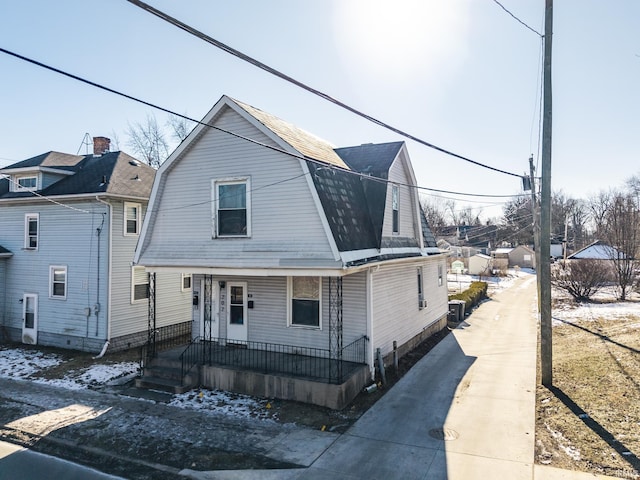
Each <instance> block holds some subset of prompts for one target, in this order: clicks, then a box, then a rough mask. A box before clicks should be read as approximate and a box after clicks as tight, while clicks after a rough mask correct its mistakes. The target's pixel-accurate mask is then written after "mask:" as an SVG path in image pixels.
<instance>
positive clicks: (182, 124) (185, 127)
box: [167, 115, 194, 143]
mask: <svg viewBox="0 0 640 480" xmlns="http://www.w3.org/2000/svg"><path fill="white" fill-rule="evenodd" d="M167 126H168V127H169V128H170V129H171V136H172V137H173V139H174V140H175V141H176V142H178V143H181V142H182V141H183V140H184V139H185V138H187V136H188V135H189V134H190V133H191V130H193V127H194V123H193V122H192V121H190V120H187V119H186V118H184V117H179V116H177V115H169V119H168V120H167Z"/></svg>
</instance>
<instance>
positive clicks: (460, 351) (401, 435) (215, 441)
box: [0, 275, 611, 480]
mask: <svg viewBox="0 0 640 480" xmlns="http://www.w3.org/2000/svg"><path fill="white" fill-rule="evenodd" d="M536 345H537V314H536V301H535V277H534V276H533V275H530V276H525V277H522V278H520V279H519V280H518V281H517V282H516V283H515V284H514V285H513V286H512V287H511V288H509V289H506V290H504V291H502V292H500V293H497V294H496V295H494V296H493V297H492V299H491V300H490V301H487V302H484V303H483V304H482V305H481V306H479V307H478V308H477V309H475V310H474V311H473V313H472V314H471V315H469V316H468V317H467V318H466V320H465V321H463V322H461V323H460V325H459V326H458V327H457V328H456V329H454V330H453V332H452V334H451V335H448V336H446V337H445V338H444V339H443V340H442V341H441V342H440V343H439V344H438V345H437V346H436V347H434V348H433V349H432V350H431V351H430V352H429V353H428V354H427V355H426V356H425V357H424V358H422V359H421V360H420V361H419V362H418V363H417V364H416V365H415V366H414V367H413V368H412V369H411V370H410V371H409V372H408V373H407V374H406V375H405V376H404V377H403V378H402V379H401V380H400V381H399V382H398V383H396V385H394V386H393V387H392V388H391V389H390V390H389V391H388V392H387V393H386V394H385V395H384V396H383V397H382V398H381V399H380V400H379V401H378V402H376V404H375V405H374V406H373V407H371V408H370V409H369V410H368V411H367V412H366V413H365V414H364V415H363V416H362V417H361V418H360V419H359V420H358V421H357V422H356V423H355V424H353V425H352V427H351V428H350V429H349V430H347V432H346V433H344V434H342V435H339V434H337V433H334V432H321V431H316V430H311V429H308V428H305V427H298V426H295V425H290V424H289V425H281V424H277V423H275V422H261V421H251V420H243V419H233V418H222V417H220V418H218V417H216V418H215V419H213V417H212V418H211V419H208V417H205V416H203V414H202V413H201V412H198V411H190V410H182V409H176V408H175V407H171V406H168V405H165V404H163V403H162V402H154V401H141V400H140V399H134V398H128V397H126V396H122V395H116V394H108V393H104V392H94V391H86V390H85V391H70V390H66V389H61V388H57V387H53V386H50V385H42V384H35V383H33V382H24V381H15V380H8V379H0V404H2V405H3V409H2V410H0V413H2V416H3V418H2V419H0V420H2V422H1V423H4V425H5V426H4V427H3V428H5V429H7V427H9V428H13V429H14V430H15V432H17V433H20V432H26V433H28V434H29V435H31V436H32V438H33V439H35V440H34V441H37V439H39V438H43V439H49V442H51V441H54V440H55V443H56V445H58V446H62V447H63V448H74V449H83V448H84V449H85V450H87V451H88V452H89V453H92V452H93V453H96V452H97V453H100V452H102V453H101V455H102V456H105V455H106V456H109V455H111V460H113V461H119V460H123V459H124V460H126V462H128V463H126V464H125V465H132V464H134V463H135V459H132V458H131V457H132V454H131V452H135V451H138V450H136V449H140V448H145V447H149V448H153V449H154V450H155V451H156V452H158V455H157V458H158V460H157V462H158V463H157V464H155V465H150V464H148V463H147V462H143V461H141V460H138V462H137V463H138V464H139V467H140V468H141V469H143V470H144V469H148V468H149V467H150V468H151V469H152V470H153V469H155V471H156V472H157V475H162V476H152V477H148V478H153V479H155V478H163V479H164V478H180V477H186V478H192V479H196V480H247V479H256V480H257V479H260V480H272V479H273V480H276V479H278V480H280V479H282V480H302V479H305V480H306V479H309V480H326V479H331V480H341V479H344V480H360V479H367V480H375V479H382V480H393V479H402V480H405V479H407V480H409V479H426V480H475V479H478V480H480V479H482V480H485V479H488V478H502V479H505V480H586V479H596V478H599V479H604V478H611V477H601V476H600V477H599V476H595V475H592V474H587V473H581V472H571V471H567V470H559V469H555V468H551V467H545V466H541V465H535V464H534V443H535V393H536ZM5 417H6V418H5ZM49 417H50V418H49ZM61 419H66V420H64V421H62V423H61ZM54 420H55V421H54ZM204 420H206V421H204ZM88 445H91V446H94V445H98V446H100V445H102V447H100V448H102V450H100V452H98V451H97V450H96V448H93V449H90V448H88ZM107 447H108V448H109V449H110V451H105V450H104V449H105V448H107ZM128 447H130V450H127V448H128ZM216 450H217V451H225V452H230V453H233V454H234V455H243V456H251V455H253V456H255V458H267V459H271V460H273V461H274V465H282V466H283V467H286V466H291V465H292V464H293V465H299V466H301V467H302V468H293V469H271V470H228V471H197V468H198V465H197V459H198V458H199V456H206V455H208V454H209V453H210V452H212V451H216ZM2 452H3V451H2V450H0V480H4V478H14V477H11V476H9V477H7V476H6V472H7V469H10V470H9V471H13V466H14V464H13V463H12V462H16V461H18V460H25V455H27V453H25V452H26V451H25V450H21V449H15V450H12V451H10V452H8V453H6V452H7V450H6V449H5V450H4V452H5V453H2ZM172 453H175V454H176V455H177V457H176V458H179V459H183V457H184V455H187V454H190V455H192V457H193V458H194V463H193V469H183V470H178V469H177V468H175V467H171V458H170V457H171V456H172ZM34 458H35V457H34ZM30 461H31V457H29V459H27V463H30ZM132 462H133V463H132ZM176 463H177V462H176ZM181 463H182V464H183V462H181ZM285 464H286V465H285ZM134 466H135V465H134ZM127 468H129V467H126V466H125V467H124V470H118V471H117V472H118V474H119V475H121V476H123V477H127V476H128V475H126V472H127V471H129V472H130V470H127ZM122 471H124V474H123V473H121V472H122ZM3 474H5V476H2V475H3ZM15 478H21V479H22V478H23V479H31V478H33V479H39V478H73V477H67V476H64V475H61V476H56V477H51V476H44V477H43V476H40V475H39V474H33V475H32V476H22V477H15ZM78 478H83V477H78ZM86 478H89V477H86ZM95 478H100V477H95ZM105 478H108V477H105ZM111 478H113V477H111ZM145 478H146V477H145Z"/></svg>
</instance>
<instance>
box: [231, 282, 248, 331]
mask: <svg viewBox="0 0 640 480" xmlns="http://www.w3.org/2000/svg"><path fill="white" fill-rule="evenodd" d="M244 292H245V288H244V285H231V284H229V324H230V325H244V319H245V295H244Z"/></svg>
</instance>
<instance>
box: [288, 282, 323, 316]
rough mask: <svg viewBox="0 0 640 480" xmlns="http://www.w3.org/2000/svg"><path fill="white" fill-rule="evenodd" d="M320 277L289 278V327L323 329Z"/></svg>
mask: <svg viewBox="0 0 640 480" xmlns="http://www.w3.org/2000/svg"><path fill="white" fill-rule="evenodd" d="M321 285H322V281H321V279H320V277H288V291H289V298H290V301H289V325H292V326H302V327H316V328H321V324H320V300H321Z"/></svg>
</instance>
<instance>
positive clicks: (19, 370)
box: [0, 347, 62, 378]
mask: <svg viewBox="0 0 640 480" xmlns="http://www.w3.org/2000/svg"><path fill="white" fill-rule="evenodd" d="M60 363H62V359H61V358H60V357H58V356H57V355H52V354H45V353H42V352H38V351H36V350H30V351H25V350H22V349H19V348H2V347H0V377H4V378H27V377H29V376H31V375H34V374H35V373H37V372H39V371H40V370H44V369H46V368H50V367H55V366H57V365H59V364H60Z"/></svg>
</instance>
